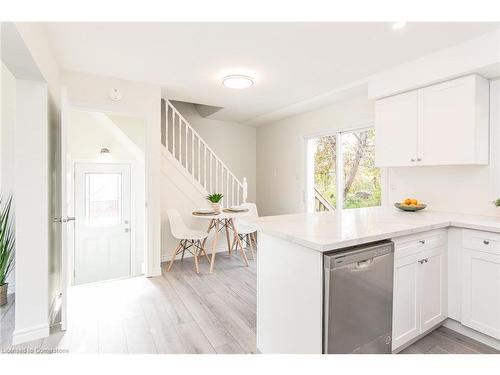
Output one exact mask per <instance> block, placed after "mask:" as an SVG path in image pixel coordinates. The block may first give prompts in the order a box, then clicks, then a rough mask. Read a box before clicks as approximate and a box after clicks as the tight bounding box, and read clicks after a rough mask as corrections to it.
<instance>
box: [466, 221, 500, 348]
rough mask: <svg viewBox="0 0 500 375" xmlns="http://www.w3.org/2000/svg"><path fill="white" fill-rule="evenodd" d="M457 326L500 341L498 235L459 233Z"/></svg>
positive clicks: (499, 239) (499, 257) (499, 248)
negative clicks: (460, 300)
mask: <svg viewBox="0 0 500 375" xmlns="http://www.w3.org/2000/svg"><path fill="white" fill-rule="evenodd" d="M463 246H464V248H463V252H462V314H461V315H462V316H461V323H462V324H463V325H465V326H468V327H470V328H472V329H475V330H476V331H479V332H482V333H484V334H486V335H489V336H491V337H494V338H496V339H500V235H499V234H496V233H488V232H481V231H473V230H464V231H463Z"/></svg>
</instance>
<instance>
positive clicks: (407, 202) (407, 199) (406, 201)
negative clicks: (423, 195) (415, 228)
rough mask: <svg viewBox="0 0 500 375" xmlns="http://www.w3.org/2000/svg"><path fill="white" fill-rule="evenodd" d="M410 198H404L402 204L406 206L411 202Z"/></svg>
mask: <svg viewBox="0 0 500 375" xmlns="http://www.w3.org/2000/svg"><path fill="white" fill-rule="evenodd" d="M411 202H412V200H411V199H410V198H406V199H405V200H404V204H406V205H407V206H409V205H410V204H411Z"/></svg>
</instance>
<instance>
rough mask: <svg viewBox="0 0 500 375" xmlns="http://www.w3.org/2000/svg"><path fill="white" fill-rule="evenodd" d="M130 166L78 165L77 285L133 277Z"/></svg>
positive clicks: (75, 264) (76, 183) (76, 206)
mask: <svg viewBox="0 0 500 375" xmlns="http://www.w3.org/2000/svg"><path fill="white" fill-rule="evenodd" d="M130 200H131V199H130V166H129V165H127V164H100V163H76V164H75V218H76V220H75V257H74V283H75V284H84V283H90V282H95V281H101V280H109V279H116V278H120V277H126V276H129V275H130Z"/></svg>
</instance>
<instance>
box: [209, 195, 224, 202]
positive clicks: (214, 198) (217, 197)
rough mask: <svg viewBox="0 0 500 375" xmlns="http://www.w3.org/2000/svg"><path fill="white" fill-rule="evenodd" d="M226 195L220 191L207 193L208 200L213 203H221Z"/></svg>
mask: <svg viewBox="0 0 500 375" xmlns="http://www.w3.org/2000/svg"><path fill="white" fill-rule="evenodd" d="M223 197H224V196H223V195H222V194H220V193H212V194H209V195H207V200H208V201H209V202H211V203H219V202H220V201H221V200H222V198H223Z"/></svg>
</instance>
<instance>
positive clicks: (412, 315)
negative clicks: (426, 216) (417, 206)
mask: <svg viewBox="0 0 500 375" xmlns="http://www.w3.org/2000/svg"><path fill="white" fill-rule="evenodd" d="M445 236H446V232H443V231H440V232H429V233H424V234H422V235H420V236H418V237H417V236H412V237H409V238H408V239H407V240H398V241H395V246H396V249H395V260H394V294H393V323H392V349H393V350H395V349H397V348H398V347H400V346H401V345H403V344H405V343H407V342H409V341H410V340H412V339H414V338H415V337H417V336H419V335H420V334H422V333H423V332H425V331H427V330H428V329H430V328H432V327H433V326H435V325H436V324H438V323H440V322H442V321H443V320H445V319H446V318H447V248H446V243H445V242H444V243H443V241H441V240H439V239H440V238H443V239H444V237H445ZM429 243H430V244H431V245H429ZM432 244H434V245H432ZM429 247H430V248H429Z"/></svg>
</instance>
